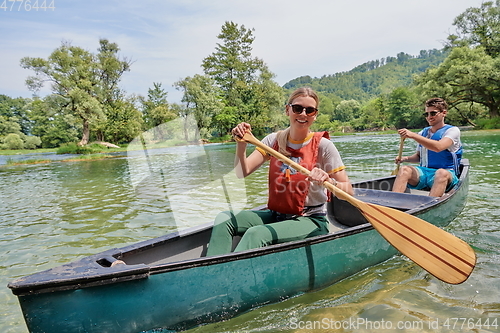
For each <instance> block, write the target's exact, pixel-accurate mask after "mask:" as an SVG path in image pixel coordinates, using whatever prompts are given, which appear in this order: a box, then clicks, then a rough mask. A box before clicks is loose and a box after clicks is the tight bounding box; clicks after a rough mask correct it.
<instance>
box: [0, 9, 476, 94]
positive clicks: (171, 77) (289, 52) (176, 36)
mask: <svg viewBox="0 0 500 333" xmlns="http://www.w3.org/2000/svg"><path fill="white" fill-rule="evenodd" d="M55 4H56V9H55V10H54V11H53V12H22V11H21V12H9V11H1V10H0V33H1V34H2V36H3V37H2V39H3V40H2V52H1V53H0V72H1V73H2V75H1V76H0V94H6V95H9V96H12V97H17V96H26V97H27V96H30V95H31V93H30V92H29V91H28V90H27V88H26V87H25V86H24V80H25V79H26V77H27V76H28V75H30V74H31V73H30V71H27V70H24V69H22V68H21V67H20V66H19V60H20V59H21V58H22V57H24V56H30V57H44V58H46V57H48V55H49V54H50V53H51V52H52V51H53V50H54V49H55V48H57V47H58V46H60V44H61V40H69V41H71V42H72V44H73V45H77V46H80V47H83V48H85V49H88V50H90V51H93V52H96V50H97V47H98V40H99V38H107V39H109V40H110V41H112V42H116V43H117V44H118V45H119V46H120V48H121V55H122V56H124V57H127V58H129V59H132V60H133V61H134V64H133V65H132V69H131V72H129V73H126V74H125V75H124V77H123V81H122V87H123V88H124V89H125V90H126V91H127V93H129V94H132V93H137V94H143V95H144V94H146V93H147V89H148V88H150V87H151V86H152V84H153V82H162V83H163V87H165V88H167V89H168V91H169V99H170V100H171V101H173V102H175V101H178V100H180V93H179V92H176V91H175V89H174V88H172V87H171V86H172V84H173V83H174V82H176V81H178V80H179V79H181V78H184V77H186V76H192V75H194V74H197V73H202V69H201V67H200V66H201V62H202V60H203V58H205V57H206V56H208V55H209V54H210V53H212V52H213V51H214V49H215V46H216V43H217V42H218V39H217V35H218V34H219V33H220V29H221V27H222V25H223V24H224V22H225V21H233V22H236V23H238V24H242V25H245V27H247V28H254V29H255V32H254V36H255V42H254V44H253V50H254V52H253V54H254V56H257V57H259V58H261V59H263V60H264V61H265V62H266V63H267V65H268V66H269V68H270V69H271V71H273V72H274V73H275V74H277V78H276V80H277V82H278V83H279V84H284V83H286V82H287V81H289V80H291V79H294V78H296V77H298V76H302V75H311V76H322V75H328V74H333V73H336V72H340V71H348V70H350V69H352V68H353V67H355V66H357V65H360V64H362V63H364V62H366V61H370V60H375V59H379V58H382V57H387V56H395V55H396V54H397V53H399V52H406V53H410V54H418V52H419V51H420V50H423V49H432V48H441V47H442V41H444V40H445V39H446V36H447V35H448V34H449V32H450V31H452V30H453V27H452V22H453V19H454V18H455V17H456V16H457V15H458V14H460V13H462V12H464V11H465V10H466V9H467V8H468V7H478V6H479V5H480V4H481V1H480V0H477V1H476V0H474V1H473V0H440V1H432V0H379V1H370V0H357V1H356V0H337V1H330V0H309V1H307V2H304V1H297V0H275V1H272V0H253V1H242V0H213V1H199V0H192V1H191V0H189V1H172V0H168V1H161V2H160V1H152V0H143V1H130V0H121V1H119V0H108V1H102V0H100V1H97V0H88V1H81V0H80V1H69V0H66V1H62V0H55Z"/></svg>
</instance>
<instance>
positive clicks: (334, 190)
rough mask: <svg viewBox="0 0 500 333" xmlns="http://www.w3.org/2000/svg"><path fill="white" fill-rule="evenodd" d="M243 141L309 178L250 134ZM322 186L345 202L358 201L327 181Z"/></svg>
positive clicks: (297, 165) (285, 158) (305, 173)
mask: <svg viewBox="0 0 500 333" xmlns="http://www.w3.org/2000/svg"><path fill="white" fill-rule="evenodd" d="M243 140H244V141H246V142H249V143H251V144H253V145H255V146H257V147H259V148H261V149H262V150H264V151H266V152H267V153H269V154H271V155H273V156H274V157H276V158H277V159H278V160H280V161H281V162H284V163H286V164H288V165H289V166H291V167H292V168H294V169H295V170H297V171H298V172H300V173H301V174H303V175H306V176H309V174H310V173H311V171H309V170H308V169H307V168H305V167H303V166H302V165H300V164H298V163H296V162H294V161H292V160H291V159H289V158H288V157H287V156H285V155H283V154H281V153H280V152H277V151H276V150H274V149H272V148H271V147H269V146H267V145H265V144H263V143H262V142H260V141H259V140H257V139H256V138H255V137H254V136H253V135H252V134H251V133H248V132H247V133H246V134H245V135H244V136H243ZM323 186H324V187H326V188H327V189H328V190H329V191H330V192H332V193H334V194H335V195H336V196H337V197H338V198H341V199H344V197H345V198H346V199H344V200H347V201H349V198H350V199H351V200H352V201H359V200H357V199H355V198H353V197H352V196H350V195H349V194H347V193H346V192H344V191H342V190H341V189H340V188H338V187H336V186H335V185H333V184H332V183H330V182H328V181H325V182H323ZM351 204H354V203H353V202H351ZM354 205H355V204H354ZM355 206H356V207H357V205H355Z"/></svg>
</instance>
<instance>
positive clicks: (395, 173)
mask: <svg viewBox="0 0 500 333" xmlns="http://www.w3.org/2000/svg"><path fill="white" fill-rule="evenodd" d="M404 142H405V137H404V136H402V137H401V141H400V142H399V152H398V159H399V163H398V165H397V166H396V169H395V170H394V171H393V172H392V174H393V175H397V174H398V172H399V167H400V165H401V157H402V156H403V146H404Z"/></svg>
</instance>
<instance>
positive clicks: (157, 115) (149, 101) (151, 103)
mask: <svg viewBox="0 0 500 333" xmlns="http://www.w3.org/2000/svg"><path fill="white" fill-rule="evenodd" d="M167 94H168V93H167V92H166V91H165V89H163V88H162V87H161V83H156V82H153V88H149V89H148V97H147V98H146V99H145V98H141V103H142V113H143V117H144V123H145V125H146V128H145V129H146V130H148V129H151V128H153V127H156V126H158V125H160V124H163V123H165V122H167V121H170V120H173V119H175V118H176V117H177V114H176V113H175V112H174V111H172V110H171V109H170V106H169V104H168V101H167Z"/></svg>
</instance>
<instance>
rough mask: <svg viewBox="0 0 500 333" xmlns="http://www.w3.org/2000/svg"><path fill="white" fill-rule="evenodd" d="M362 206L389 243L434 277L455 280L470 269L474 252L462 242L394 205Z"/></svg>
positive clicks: (474, 255) (363, 211)
mask: <svg viewBox="0 0 500 333" xmlns="http://www.w3.org/2000/svg"><path fill="white" fill-rule="evenodd" d="M363 206H365V207H363V209H362V210H361V213H362V214H363V215H364V216H365V217H366V219H367V220H368V221H369V222H370V223H371V224H372V225H373V227H374V228H375V229H376V230H377V231H378V232H379V233H380V234H381V235H382V236H383V237H384V238H385V239H386V240H387V241H388V242H389V243H391V244H392V245H393V246H394V247H395V248H396V249H398V250H399V252H401V253H402V254H404V255H405V256H407V257H408V258H409V259H411V260H413V261H414V262H415V263H416V264H417V265H419V266H420V267H422V268H423V269H425V270H426V271H428V272H429V273H431V274H432V275H434V276H435V277H436V278H438V279H440V280H442V281H444V282H447V283H451V284H459V283H462V282H464V281H465V280H467V278H468V277H469V275H470V274H471V273H472V271H473V269H474V266H475V265H476V254H475V253H474V250H473V249H472V248H471V247H470V246H469V245H468V244H467V243H466V242H464V241H462V240H461V239H459V238H457V237H455V236H453V235H452V234H450V233H448V232H446V231H444V230H442V229H440V228H438V227H436V226H435V225H432V224H430V223H428V222H426V221H424V220H422V219H420V218H418V217H415V216H413V215H409V214H407V213H404V212H402V211H399V210H397V209H392V208H388V207H384V206H378V205H373V204H366V203H364V204H363Z"/></svg>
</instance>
